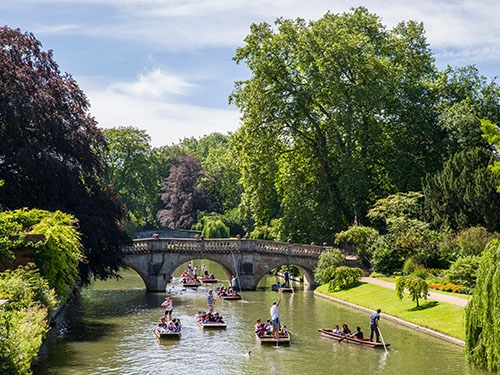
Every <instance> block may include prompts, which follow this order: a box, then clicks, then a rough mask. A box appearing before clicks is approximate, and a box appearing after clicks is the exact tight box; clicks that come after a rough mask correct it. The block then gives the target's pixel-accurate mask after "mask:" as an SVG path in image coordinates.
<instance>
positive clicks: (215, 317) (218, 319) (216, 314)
mask: <svg viewBox="0 0 500 375" xmlns="http://www.w3.org/2000/svg"><path fill="white" fill-rule="evenodd" d="M213 319H214V320H213V321H214V322H217V323H224V321H223V320H222V315H219V313H218V312H216V313H215V314H214V318H213Z"/></svg>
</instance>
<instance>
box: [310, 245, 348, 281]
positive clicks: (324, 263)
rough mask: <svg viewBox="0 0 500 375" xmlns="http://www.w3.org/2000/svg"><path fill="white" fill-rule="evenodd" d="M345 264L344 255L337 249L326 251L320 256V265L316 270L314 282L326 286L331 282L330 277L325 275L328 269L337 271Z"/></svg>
mask: <svg viewBox="0 0 500 375" xmlns="http://www.w3.org/2000/svg"><path fill="white" fill-rule="evenodd" d="M343 264H344V254H342V251H341V250H340V249H337V248H331V249H330V250H328V251H324V252H322V253H321V255H320V256H319V260H318V265H317V266H316V268H315V269H314V281H316V282H317V283H318V284H325V283H327V282H329V281H330V279H331V278H330V276H327V275H326V274H325V271H326V270H327V269H335V268H337V267H340V266H342V265H343Z"/></svg>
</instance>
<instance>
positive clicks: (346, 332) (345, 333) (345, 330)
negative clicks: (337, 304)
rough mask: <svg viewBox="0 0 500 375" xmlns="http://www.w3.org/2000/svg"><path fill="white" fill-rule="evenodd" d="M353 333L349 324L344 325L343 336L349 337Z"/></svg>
mask: <svg viewBox="0 0 500 375" xmlns="http://www.w3.org/2000/svg"><path fill="white" fill-rule="evenodd" d="M350 333H351V330H350V329H349V327H348V326H347V323H344V324H342V334H343V335H348V334H350Z"/></svg>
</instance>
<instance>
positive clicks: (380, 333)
mask: <svg viewBox="0 0 500 375" xmlns="http://www.w3.org/2000/svg"><path fill="white" fill-rule="evenodd" d="M377 330H378V334H379V335H380V338H381V339H382V344H384V349H385V352H386V353H387V346H385V341H384V336H382V332H381V331H380V328H379V327H378V326H377Z"/></svg>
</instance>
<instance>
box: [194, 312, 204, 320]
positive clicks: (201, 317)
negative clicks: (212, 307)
mask: <svg viewBox="0 0 500 375" xmlns="http://www.w3.org/2000/svg"><path fill="white" fill-rule="evenodd" d="M205 316H206V313H205V312H201V311H198V314H196V321H197V322H203V321H204V320H205Z"/></svg>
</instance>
